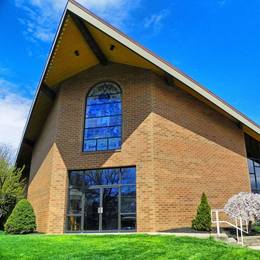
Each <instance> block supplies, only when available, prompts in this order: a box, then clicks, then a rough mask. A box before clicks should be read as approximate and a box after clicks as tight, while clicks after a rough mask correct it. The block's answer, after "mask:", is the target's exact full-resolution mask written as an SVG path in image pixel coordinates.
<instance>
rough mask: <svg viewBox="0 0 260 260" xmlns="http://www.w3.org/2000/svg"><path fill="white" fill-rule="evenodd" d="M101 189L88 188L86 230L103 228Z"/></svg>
mask: <svg viewBox="0 0 260 260" xmlns="http://www.w3.org/2000/svg"><path fill="white" fill-rule="evenodd" d="M101 197H102V192H101V189H100V188H98V189H88V190H87V191H86V193H85V212H84V216H85V217H84V230H88V231H96V230H101V228H102V227H101V222H102V219H101V216H100V214H101V206H102V205H101V203H102V199H101Z"/></svg>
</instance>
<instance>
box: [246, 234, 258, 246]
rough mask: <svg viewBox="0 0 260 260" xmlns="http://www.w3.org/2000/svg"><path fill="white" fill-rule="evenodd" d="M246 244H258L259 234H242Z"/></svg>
mask: <svg viewBox="0 0 260 260" xmlns="http://www.w3.org/2000/svg"><path fill="white" fill-rule="evenodd" d="M244 244H245V245H246V246H260V236H244Z"/></svg>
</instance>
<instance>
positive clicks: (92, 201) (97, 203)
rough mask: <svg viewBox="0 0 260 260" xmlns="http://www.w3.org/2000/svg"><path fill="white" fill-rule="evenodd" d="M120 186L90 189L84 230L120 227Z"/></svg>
mask: <svg viewBox="0 0 260 260" xmlns="http://www.w3.org/2000/svg"><path fill="white" fill-rule="evenodd" d="M118 190H119V189H118V188H115V187H108V188H107V187H106V188H103V187H100V188H95V189H89V190H87V192H86V195H85V212H84V215H85V217H84V230H87V231H102V230H106V231H108V230H111V231H112V230H117V229H118V196H119V193H118Z"/></svg>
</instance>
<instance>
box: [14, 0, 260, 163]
mask: <svg viewBox="0 0 260 260" xmlns="http://www.w3.org/2000/svg"><path fill="white" fill-rule="evenodd" d="M77 56H78V57H77ZM108 61H112V62H117V63H123V64H127V65H133V66H138V67H142V68H146V69H150V70H153V71H154V72H155V73H157V74H159V75H162V76H164V77H166V78H168V79H169V78H170V79H171V80H173V81H178V82H180V83H181V84H182V85H183V86H184V88H185V90H186V91H188V92H190V93H191V94H193V95H194V96H196V97H197V98H199V99H201V100H202V101H204V102H206V103H207V104H209V105H210V106H212V107H213V108H215V109H216V110H218V111H220V112H221V113H223V114H225V115H226V116H228V117H229V118H230V119H232V120H234V121H235V122H237V123H238V124H239V125H240V126H241V127H242V128H243V129H244V132H246V133H248V134H249V135H251V136H253V137H254V138H255V139H257V140H260V127H259V125H257V124H256V123H254V122H253V121H252V120H250V119H249V118H247V117H246V116H245V115H243V114H242V113H240V112H239V111H238V110H236V109H235V108H233V107H232V106H230V105H229V104H227V103H226V102H225V101H223V100H222V99H220V98H219V97H217V96H216V95H214V94H213V93H212V92H210V91H209V90H207V89H206V88H204V87H203V86H201V85H200V84H199V83H197V82H196V81H194V80H193V79H191V78H190V77H189V76H187V75H186V74H184V73H183V72H181V71H180V70H178V69H177V68H175V67H174V66H172V65H171V64H169V63H167V62H166V61H164V60H162V59H161V58H159V57H158V56H156V55H155V54H153V53H152V52H151V51H149V50H147V49H145V48H144V47H142V46H141V45H139V44H138V43H137V42H135V41H133V40H131V39H130V38H129V37H127V36H126V35H125V34H123V33H122V32H120V31H119V30H117V29H116V28H114V27H113V26H111V25H110V24H108V23H106V22H105V21H103V20H102V19H100V18H99V17H97V16H95V15H94V14H93V13H91V12H90V11H88V10H87V9H86V8H84V7H83V6H81V5H80V4H78V3H77V2H75V1H73V0H69V1H68V3H67V6H66V8H65V10H64V13H63V16H62V19H61V22H60V24H59V28H58V31H57V33H56V36H55V39H54V41H53V44H52V48H51V51H50V54H49V58H48V60H47V62H46V65H45V68H44V71H43V74H42V77H41V80H40V82H39V85H38V89H37V92H36V95H35V99H34V102H33V105H32V107H31V111H30V114H29V117H28V120H27V123H26V126H25V129H24V133H23V138H22V141H21V144H20V148H19V150H18V154H17V159H16V164H17V165H18V166H22V165H23V164H28V163H29V162H30V159H31V150H32V146H33V144H34V142H35V141H36V140H37V138H38V136H39V133H40V130H41V127H42V126H43V124H44V122H45V120H46V118H47V115H48V113H49V112H50V110H51V107H52V104H53V99H55V95H56V91H57V90H58V85H59V83H60V82H62V81H63V80H65V79H67V78H69V77H72V76H73V75H76V74H77V73H79V72H81V71H83V70H85V69H88V68H90V67H93V66H95V65H97V64H100V63H101V64H106V63H107V62H108ZM64 64H66V66H64Z"/></svg>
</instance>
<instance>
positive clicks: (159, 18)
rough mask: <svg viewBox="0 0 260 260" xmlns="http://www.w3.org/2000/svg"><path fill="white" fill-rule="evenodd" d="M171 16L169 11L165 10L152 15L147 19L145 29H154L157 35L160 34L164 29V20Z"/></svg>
mask: <svg viewBox="0 0 260 260" xmlns="http://www.w3.org/2000/svg"><path fill="white" fill-rule="evenodd" d="M168 15H169V10H167V9H163V10H161V11H160V12H159V13H157V14H152V15H151V16H150V17H148V18H146V19H145V22H144V27H145V28H152V29H153V31H154V32H155V33H158V32H159V31H160V30H161V28H162V22H163V20H164V19H165V18H166V17H167V16H168Z"/></svg>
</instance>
